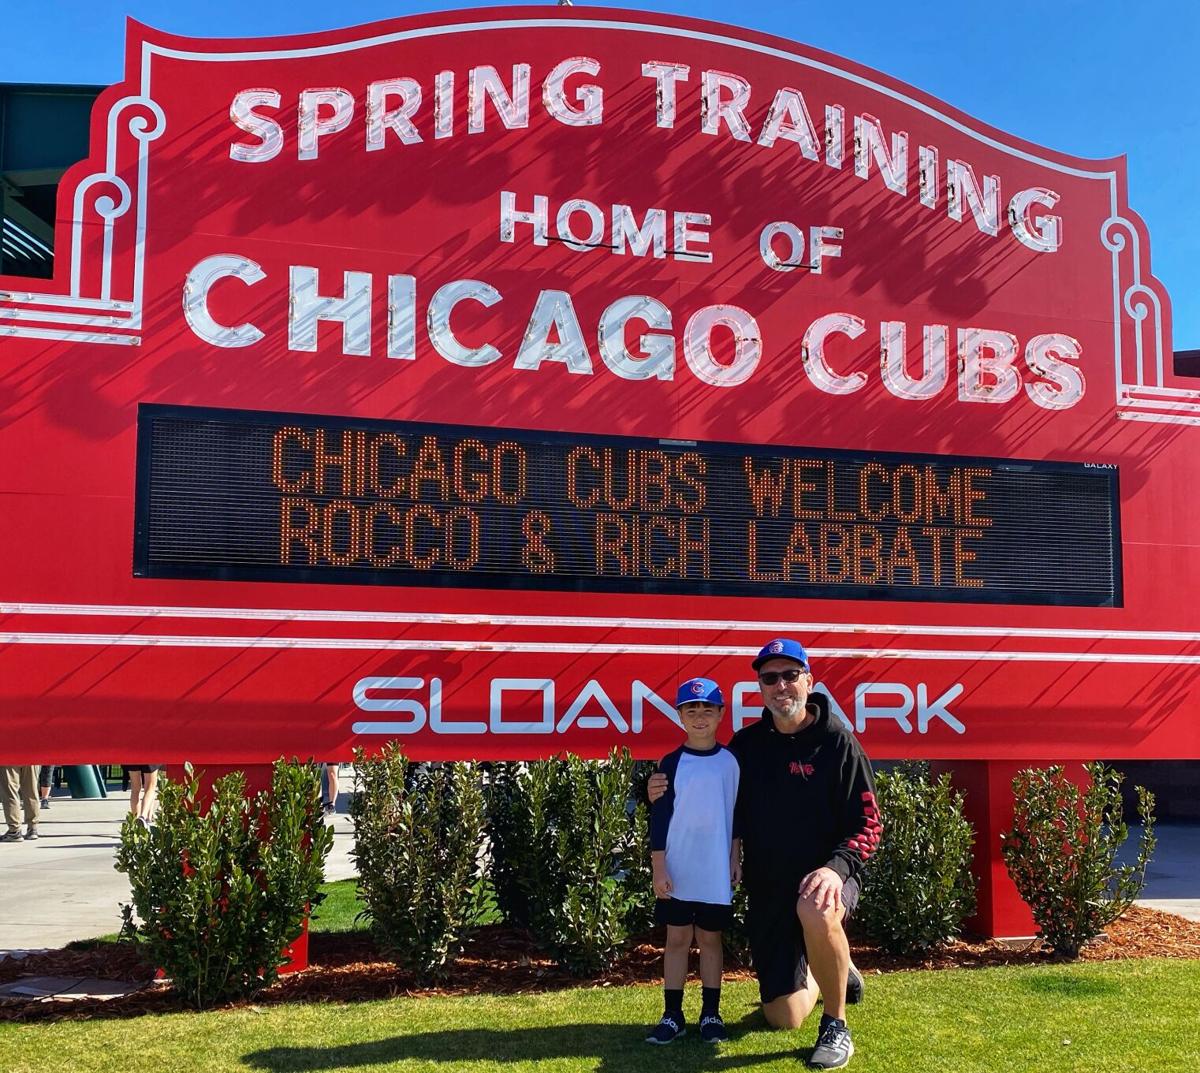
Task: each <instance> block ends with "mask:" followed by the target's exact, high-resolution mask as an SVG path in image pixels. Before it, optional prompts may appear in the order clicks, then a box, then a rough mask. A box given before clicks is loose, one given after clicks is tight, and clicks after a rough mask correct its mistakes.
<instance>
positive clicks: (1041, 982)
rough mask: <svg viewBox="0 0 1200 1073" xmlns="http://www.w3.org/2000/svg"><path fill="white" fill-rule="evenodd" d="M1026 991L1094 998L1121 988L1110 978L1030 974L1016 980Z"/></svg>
mask: <svg viewBox="0 0 1200 1073" xmlns="http://www.w3.org/2000/svg"><path fill="white" fill-rule="evenodd" d="M1018 983H1019V985H1020V986H1021V987H1023V988H1024V989H1025V990H1026V991H1034V992H1036V993H1038V994H1039V995H1054V996H1056V997H1058V998H1065V999H1072V998H1095V997H1096V996H1097V995H1119V994H1121V992H1122V990H1123V988H1122V987H1121V985H1120V984H1115V983H1113V982H1112V981H1111V980H1093V979H1090V978H1088V977H1081V976H1067V975H1065V974H1064V975H1060V974H1055V975H1053V976H1047V975H1040V976H1030V977H1027V978H1025V979H1022V980H1019V981H1018Z"/></svg>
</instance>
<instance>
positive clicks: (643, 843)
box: [619, 761, 658, 935]
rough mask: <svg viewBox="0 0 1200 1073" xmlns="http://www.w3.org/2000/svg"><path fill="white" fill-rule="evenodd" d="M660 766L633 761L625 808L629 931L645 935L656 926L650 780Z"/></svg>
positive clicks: (624, 875)
mask: <svg viewBox="0 0 1200 1073" xmlns="http://www.w3.org/2000/svg"><path fill="white" fill-rule="evenodd" d="M657 770H658V765H657V764H655V763H653V762H646V761H638V762H635V763H634V765H633V783H632V786H631V788H630V793H629V800H628V802H627V803H626V806H625V811H626V815H627V816H628V820H629V842H628V844H627V846H626V849H625V850H624V852H623V854H622V863H623V869H622V872H621V873H619V875H620V879H621V882H622V884H623V886H624V889H625V931H626V933H627V934H629V935H641V934H643V933H644V932H647V931H649V930H650V929H651V928H653V927H654V900H655V899H654V871H653V869H652V868H651V864H650V806H649V805H648V804H647V803H646V783H647V782H648V781H649V779H650V776H651V775H653V774H654V772H655V771H657Z"/></svg>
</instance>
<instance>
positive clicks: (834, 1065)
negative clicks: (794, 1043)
mask: <svg viewBox="0 0 1200 1073" xmlns="http://www.w3.org/2000/svg"><path fill="white" fill-rule="evenodd" d="M853 1054H854V1041H853V1040H852V1039H851V1038H850V1029H848V1028H847V1027H846V1022H845V1021H835V1020H833V1019H832V1018H831V1019H830V1020H828V1021H823V1022H822V1024H821V1031H820V1032H819V1033H818V1035H817V1045H816V1047H814V1048H813V1053H812V1057H811V1058H809V1060H808V1065H809V1068H810V1069H840V1068H841V1067H842V1066H844V1065H845V1064H846V1063H847V1062H849V1061H850V1057H851V1055H853Z"/></svg>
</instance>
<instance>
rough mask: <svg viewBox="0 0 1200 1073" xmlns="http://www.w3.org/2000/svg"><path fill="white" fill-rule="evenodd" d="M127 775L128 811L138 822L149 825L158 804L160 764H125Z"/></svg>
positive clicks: (144, 825)
mask: <svg viewBox="0 0 1200 1073" xmlns="http://www.w3.org/2000/svg"><path fill="white" fill-rule="evenodd" d="M124 767H125V774H126V775H128V776H129V813H130V815H132V816H136V817H137V821H138V823H140V824H141V825H142V826H143V827H149V826H150V821H151V820H153V819H154V809H155V806H156V805H157V804H158V773H159V772H160V771H161V770H162V767H163V766H162V764H125V765H124Z"/></svg>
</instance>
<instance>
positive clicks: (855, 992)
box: [846, 962, 866, 1006]
mask: <svg viewBox="0 0 1200 1073" xmlns="http://www.w3.org/2000/svg"><path fill="white" fill-rule="evenodd" d="M865 988H866V984H865V983H864V982H863V978H862V973H861V972H859V971H858V969H856V968H855V967H854V963H853V962H851V963H850V975H849V977H847V979H846V1005H847V1006H857V1005H858V1004H859V1003H860V1002H862V1000H863V991H864V990H865Z"/></svg>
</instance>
